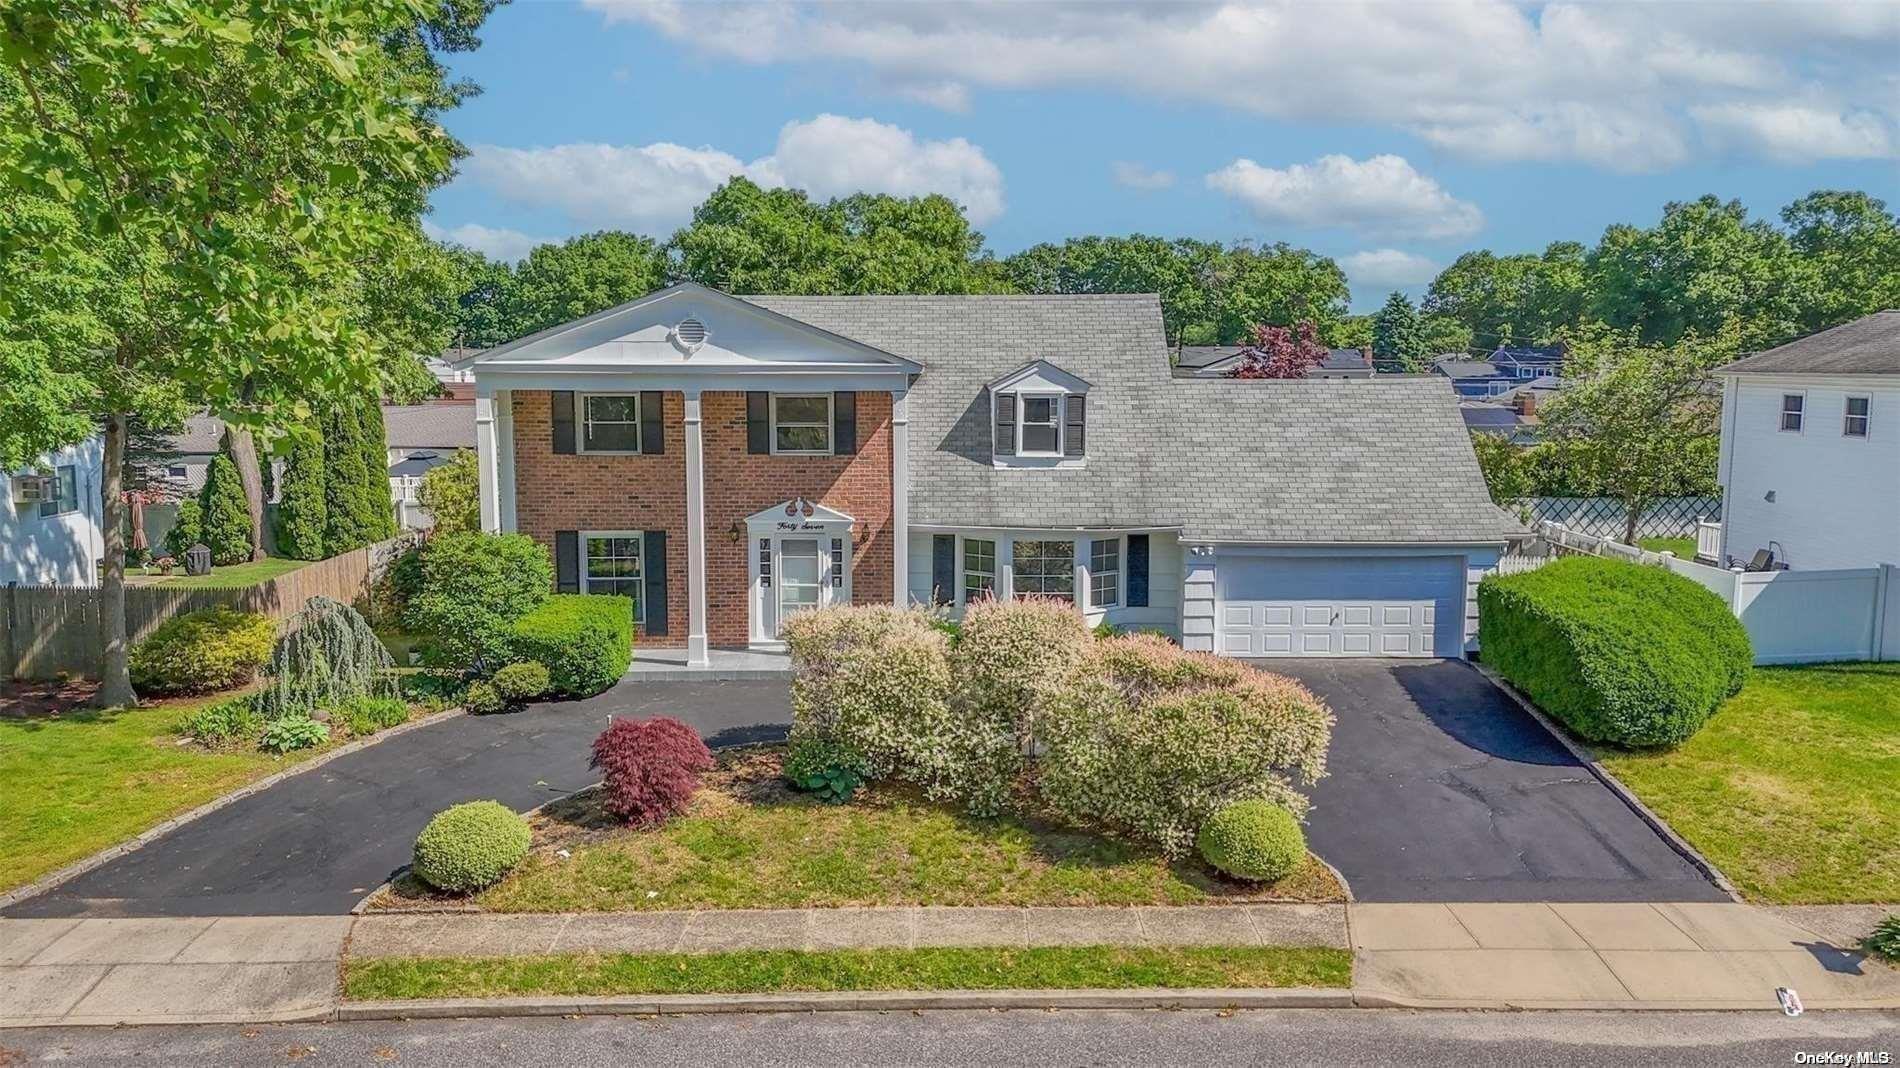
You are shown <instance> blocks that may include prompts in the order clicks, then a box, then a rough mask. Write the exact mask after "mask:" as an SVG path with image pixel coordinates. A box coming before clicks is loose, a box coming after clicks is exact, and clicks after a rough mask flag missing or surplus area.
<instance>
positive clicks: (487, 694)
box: [462, 679, 508, 716]
mask: <svg viewBox="0 0 1900 1068" xmlns="http://www.w3.org/2000/svg"><path fill="white" fill-rule="evenodd" d="M462 707H463V708H466V709H468V710H469V711H470V712H473V713H475V714H476V715H478V716H485V715H488V714H489V713H491V712H500V711H501V710H502V709H504V708H507V707H508V702H507V701H505V700H503V699H502V696H501V691H499V690H497V689H495V684H494V683H492V682H489V681H488V680H487V679H477V680H475V681H474V682H471V683H469V684H468V690H467V691H466V692H465V693H463V694H462Z"/></svg>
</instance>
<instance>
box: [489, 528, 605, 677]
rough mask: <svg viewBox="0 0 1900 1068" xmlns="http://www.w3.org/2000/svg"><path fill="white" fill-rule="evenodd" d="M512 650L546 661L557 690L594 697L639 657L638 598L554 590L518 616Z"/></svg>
mask: <svg viewBox="0 0 1900 1068" xmlns="http://www.w3.org/2000/svg"><path fill="white" fill-rule="evenodd" d="M477 536H478V537H479V536H480V535H477ZM508 649H509V654H510V655H511V656H513V657H514V658H515V659H516V660H518V661H520V660H533V661H537V662H539V663H541V664H543V665H545V666H546V667H547V669H548V688H549V689H550V690H551V691H552V692H554V693H557V694H564V695H566V696H569V697H591V696H593V695H594V694H597V693H600V692H601V691H603V690H605V689H607V688H608V687H609V686H612V685H613V684H614V683H616V682H618V681H620V677H621V676H622V675H625V674H626V673H627V665H628V664H630V663H632V661H633V602H631V601H629V600H628V599H627V598H625V597H617V596H608V595H604V594H597V593H596V594H589V593H557V594H553V595H551V596H550V597H548V599H547V600H545V601H543V602H541V604H540V605H538V606H536V607H535V608H533V609H531V610H529V612H528V613H527V614H526V615H523V616H522V617H521V618H519V619H517V620H515V621H514V623H513V624H512V626H511V627H510V630H509V634H508Z"/></svg>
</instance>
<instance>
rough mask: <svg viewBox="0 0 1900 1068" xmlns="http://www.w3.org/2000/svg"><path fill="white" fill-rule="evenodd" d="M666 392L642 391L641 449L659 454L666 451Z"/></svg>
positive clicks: (652, 454) (650, 454) (654, 454)
mask: <svg viewBox="0 0 1900 1068" xmlns="http://www.w3.org/2000/svg"><path fill="white" fill-rule="evenodd" d="M665 414H666V394H664V393H662V392H660V391H659V390H657V389H647V390H641V391H640V451H641V452H643V453H646V454H647V455H649V456H658V455H660V454H661V453H664V452H665V451H666V424H665V423H663V422H661V418H662V417H663V416H664V415H665Z"/></svg>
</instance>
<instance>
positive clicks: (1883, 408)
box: [1720, 311, 1900, 571]
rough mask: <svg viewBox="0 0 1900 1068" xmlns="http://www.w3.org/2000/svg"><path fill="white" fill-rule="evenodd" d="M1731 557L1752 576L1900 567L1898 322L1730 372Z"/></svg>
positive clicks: (1792, 346)
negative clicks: (1763, 563) (1770, 567)
mask: <svg viewBox="0 0 1900 1068" xmlns="http://www.w3.org/2000/svg"><path fill="white" fill-rule="evenodd" d="M1721 374H1722V377H1723V380H1724V381H1723V392H1722V452H1721V461H1720V462H1721V467H1720V477H1721V482H1722V496H1723V503H1722V518H1723V529H1722V549H1721V555H1722V559H1723V562H1724V563H1733V564H1738V565H1743V566H1746V565H1748V564H1749V563H1750V561H1752V560H1753V559H1754V558H1755V556H1756V554H1757V553H1758V552H1760V551H1767V552H1772V553H1773V554H1774V562H1775V566H1777V567H1781V566H1785V567H1788V568H1792V569H1797V570H1803V571H1812V570H1816V569H1823V568H1866V567H1873V566H1875V565H1877V564H1881V563H1900V311H1882V312H1875V313H1874V314H1872V315H1869V316H1866V317H1864V318H1861V319H1856V320H1854V321H1853V322H1851V323H1844V324H1842V325H1840V326H1836V327H1833V328H1831V329H1828V330H1823V331H1821V332H1820V333H1817V334H1811V335H1809V336H1807V337H1804V338H1801V339H1800V340H1798V341H1791V342H1789V343H1788V344H1786V345H1783V346H1781V347H1780V348H1775V349H1770V350H1768V351H1767V352H1761V353H1757V354H1755V355H1753V356H1749V357H1746V358H1745V359H1741V360H1738V361H1736V362H1735V363H1732V364H1729V365H1728V366H1727V367H1724V368H1722V369H1721Z"/></svg>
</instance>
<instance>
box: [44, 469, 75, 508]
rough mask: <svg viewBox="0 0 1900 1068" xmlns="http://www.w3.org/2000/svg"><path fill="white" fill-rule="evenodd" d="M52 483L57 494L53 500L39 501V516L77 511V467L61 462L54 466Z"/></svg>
mask: <svg viewBox="0 0 1900 1068" xmlns="http://www.w3.org/2000/svg"><path fill="white" fill-rule="evenodd" d="M53 484H54V485H55V486H56V487H57V488H58V490H59V495H58V496H57V497H55V498H54V499H53V500H50V501H41V502H40V518H41V519H45V518H47V517H49V516H56V515H65V514H66V513H67V512H77V511H79V468H77V467H75V466H73V465H72V464H61V465H59V466H58V467H56V468H54V469H53Z"/></svg>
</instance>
